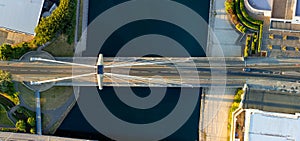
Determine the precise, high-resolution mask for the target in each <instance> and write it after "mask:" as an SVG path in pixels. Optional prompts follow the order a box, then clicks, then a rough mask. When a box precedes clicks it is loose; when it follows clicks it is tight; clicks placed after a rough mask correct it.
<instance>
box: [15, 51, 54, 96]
mask: <svg viewBox="0 0 300 141" xmlns="http://www.w3.org/2000/svg"><path fill="white" fill-rule="evenodd" d="M32 57H40V58H45V59H51V60H55V58H54V57H53V56H52V55H51V54H49V53H48V52H45V51H30V52H28V53H26V54H24V55H23V56H22V57H21V58H20V59H19V61H21V62H30V58H32ZM23 84H24V85H25V86H26V87H27V88H29V89H30V90H32V91H40V92H43V91H46V90H49V89H50V88H52V87H53V86H54V84H55V82H50V83H43V84H40V85H32V84H31V83H30V82H27V81H23Z"/></svg>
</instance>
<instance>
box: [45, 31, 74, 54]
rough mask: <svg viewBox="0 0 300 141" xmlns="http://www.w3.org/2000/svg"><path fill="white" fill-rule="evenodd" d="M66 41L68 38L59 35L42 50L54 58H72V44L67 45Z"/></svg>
mask: <svg viewBox="0 0 300 141" xmlns="http://www.w3.org/2000/svg"><path fill="white" fill-rule="evenodd" d="M67 40H68V36H66V35H60V36H58V37H57V38H56V39H55V40H54V41H53V42H52V43H51V44H50V45H48V46H47V47H45V48H44V49H43V50H44V51H47V52H49V53H50V54H52V55H53V56H55V57H73V55H74V53H73V52H74V51H73V50H74V43H72V44H69V43H68V42H67Z"/></svg>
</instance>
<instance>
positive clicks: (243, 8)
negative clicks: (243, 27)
mask: <svg viewBox="0 0 300 141" xmlns="http://www.w3.org/2000/svg"><path fill="white" fill-rule="evenodd" d="M239 1H240V10H241V12H242V15H243V16H244V17H245V19H246V20H247V21H249V22H251V23H253V24H255V25H260V24H263V21H261V20H256V19H253V18H252V17H250V16H249V15H248V13H247V12H246V9H245V2H244V0H239Z"/></svg>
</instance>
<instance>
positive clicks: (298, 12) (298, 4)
mask: <svg viewBox="0 0 300 141" xmlns="http://www.w3.org/2000/svg"><path fill="white" fill-rule="evenodd" d="M295 15H296V16H300V1H299V0H296V13H295Z"/></svg>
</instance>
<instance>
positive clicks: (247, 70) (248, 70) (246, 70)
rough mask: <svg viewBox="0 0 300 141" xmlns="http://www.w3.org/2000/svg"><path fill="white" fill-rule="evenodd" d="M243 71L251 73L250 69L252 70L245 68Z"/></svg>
mask: <svg viewBox="0 0 300 141" xmlns="http://www.w3.org/2000/svg"><path fill="white" fill-rule="evenodd" d="M243 71H244V72H250V71H251V69H250V68H243Z"/></svg>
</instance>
